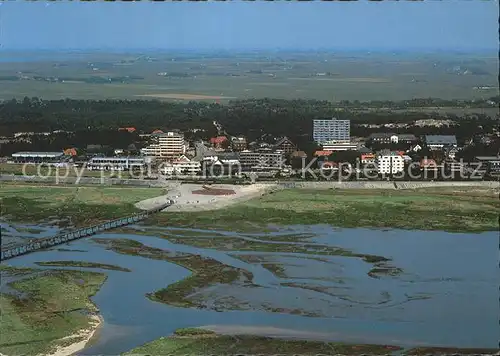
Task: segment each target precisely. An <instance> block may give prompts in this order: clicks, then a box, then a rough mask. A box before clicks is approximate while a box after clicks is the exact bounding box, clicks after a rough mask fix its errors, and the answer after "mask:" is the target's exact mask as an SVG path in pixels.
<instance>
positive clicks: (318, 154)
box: [314, 151, 332, 157]
mask: <svg viewBox="0 0 500 356" xmlns="http://www.w3.org/2000/svg"><path fill="white" fill-rule="evenodd" d="M331 154H332V151H316V152H314V155H315V156H316V157H328V156H329V155H331Z"/></svg>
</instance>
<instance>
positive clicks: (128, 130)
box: [118, 127, 136, 133]
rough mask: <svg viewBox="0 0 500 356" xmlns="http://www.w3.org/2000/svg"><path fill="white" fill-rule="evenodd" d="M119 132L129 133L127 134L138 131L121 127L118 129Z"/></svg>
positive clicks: (133, 128)
mask: <svg viewBox="0 0 500 356" xmlns="http://www.w3.org/2000/svg"><path fill="white" fill-rule="evenodd" d="M118 131H127V132H130V133H132V132H135V131H136V129H135V127H120V128H119V129H118Z"/></svg>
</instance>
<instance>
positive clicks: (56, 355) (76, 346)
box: [3, 314, 104, 356]
mask: <svg viewBox="0 0 500 356" xmlns="http://www.w3.org/2000/svg"><path fill="white" fill-rule="evenodd" d="M90 319H91V322H90V327H89V328H86V329H81V330H79V331H78V332H76V333H74V334H72V335H69V336H65V337H63V338H62V339H59V340H58V341H59V342H61V341H65V340H68V339H73V338H77V337H82V336H84V337H85V338H84V340H81V341H78V342H75V343H73V344H71V345H68V346H57V347H56V349H55V351H53V352H51V353H48V354H39V355H37V356H71V355H74V354H75V353H77V352H78V351H82V350H83V349H85V347H86V346H87V344H88V343H89V342H90V340H91V339H92V338H93V337H94V336H95V334H96V332H97V331H98V330H99V329H100V328H101V326H102V324H103V323H104V318H103V317H102V316H101V315H100V314H98V315H92V316H91V317H90ZM3 356H7V355H3Z"/></svg>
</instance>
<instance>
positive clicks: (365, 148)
mask: <svg viewBox="0 0 500 356" xmlns="http://www.w3.org/2000/svg"><path fill="white" fill-rule="evenodd" d="M358 151H359V152H360V153H372V152H373V151H372V150H371V149H369V148H368V147H364V146H363V147H360V148H359V149H358Z"/></svg>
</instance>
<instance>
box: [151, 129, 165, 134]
mask: <svg viewBox="0 0 500 356" xmlns="http://www.w3.org/2000/svg"><path fill="white" fill-rule="evenodd" d="M162 133H163V131H162V130H154V131H153V132H151V134H152V135H157V134H162Z"/></svg>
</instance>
